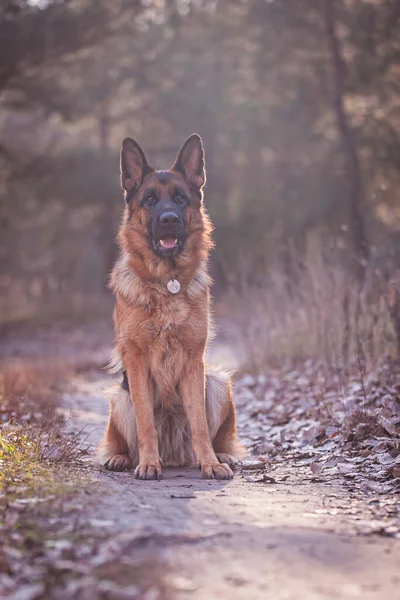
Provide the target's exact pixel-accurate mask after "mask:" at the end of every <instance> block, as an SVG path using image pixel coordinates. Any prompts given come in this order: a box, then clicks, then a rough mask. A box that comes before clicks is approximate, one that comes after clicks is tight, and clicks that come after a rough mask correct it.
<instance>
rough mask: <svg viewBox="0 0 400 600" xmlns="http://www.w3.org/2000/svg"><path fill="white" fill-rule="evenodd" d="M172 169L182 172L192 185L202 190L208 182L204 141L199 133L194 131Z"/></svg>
mask: <svg viewBox="0 0 400 600" xmlns="http://www.w3.org/2000/svg"><path fill="white" fill-rule="evenodd" d="M172 170H173V171H178V172H179V173H182V175H183V176H184V178H185V179H186V181H187V182H188V183H189V184H190V185H192V186H193V187H195V188H197V189H198V190H201V188H202V187H203V185H204V184H205V182H206V172H205V166H204V148H203V142H202V141H201V137H200V136H199V135H198V134H197V133H193V135H191V136H190V137H189V138H188V139H187V140H186V142H185V143H184V144H183V146H182V148H181V149H180V151H179V154H178V156H177V159H176V161H175V163H174V166H173V167H172Z"/></svg>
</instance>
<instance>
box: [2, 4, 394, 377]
mask: <svg viewBox="0 0 400 600" xmlns="http://www.w3.org/2000/svg"><path fill="white" fill-rule="evenodd" d="M0 11H1V16H0V19H1V21H0V94H1V95H0V104H1V113H0V182H1V186H0V202H1V209H0V227H1V239H0V294H1V305H0V310H1V324H2V326H7V327H8V326H10V324H15V323H17V322H21V321H22V322H26V321H38V322H39V321H40V322H41V321H43V320H46V319H47V320H48V321H49V322H51V321H52V320H54V319H56V318H58V317H63V318H65V317H67V318H69V317H74V318H76V317H78V316H79V317H85V318H86V317H90V316H93V315H94V314H106V315H107V317H108V315H109V314H110V306H111V302H112V300H111V298H110V297H109V294H108V292H107V290H106V281H107V274H108V273H109V271H110V268H111V266H112V264H113V261H114V260H115V256H116V248H115V244H114V238H115V234H116V230H117V227H118V222H119V218H120V214H121V211H122V208H123V200H122V193H121V190H120V183H119V165H118V162H119V148H120V143H121V140H122V139H123V138H124V137H125V136H127V135H129V136H132V137H134V138H135V139H137V140H138V141H139V143H140V144H141V145H142V147H143V148H144V149H145V151H146V153H147V156H148V158H149V160H150V162H151V163H152V164H153V165H154V166H156V167H158V168H165V167H166V166H169V165H170V164H172V162H173V160H174V157H175V155H176V153H177V151H178V149H179V147H180V145H181V144H182V142H183V141H184V139H185V138H186V137H187V136H188V135H190V134H191V133H192V132H198V133H199V134H200V135H201V136H202V137H203V141H204V144H205V149H206V159H207V189H206V204H207V207H208V210H209V212H210V214H211V217H212V219H213V221H214V224H215V227H216V230H215V236H214V237H215V240H216V244H217V245H216V250H215V251H214V253H213V258H212V272H213V276H214V279H215V282H216V283H215V286H214V296H215V297H216V300H217V305H216V306H217V313H218V320H220V321H221V323H222V325H221V327H222V328H224V323H228V324H229V327H227V330H229V332H230V333H229V336H230V338H229V339H231V340H232V341H235V343H236V341H238V343H239V344H243V342H244V341H245V342H246V347H247V348H248V350H247V352H248V357H247V358H248V360H249V361H250V363H252V365H253V366H254V368H258V367H260V366H261V365H262V363H263V362H265V361H266V360H267V361H272V362H279V361H281V360H282V359H283V358H285V357H288V358H293V359H305V358H313V357H326V358H327V359H328V360H329V361H330V362H331V363H332V364H333V363H337V362H338V361H340V362H341V363H342V362H347V361H348V360H350V358H351V356H353V355H354V354H355V355H357V356H358V357H359V358H360V356H361V357H362V359H363V361H364V360H365V361H368V360H369V361H370V362H373V361H375V360H377V358H379V357H380V356H382V355H383V354H385V355H387V354H391V355H392V356H398V352H399V349H400V288H399V259H400V197H399V191H398V190H399V189H400V103H399V99H400V2H399V1H398V0H142V1H141V2H140V1H135V0H113V1H112V2H110V1H106V0H64V1H63V0H58V1H56V0H54V1H51V0H47V1H46V0H30V1H24V0H1V2H0ZM232 324H234V326H233V325H232Z"/></svg>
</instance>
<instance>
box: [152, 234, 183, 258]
mask: <svg viewBox="0 0 400 600" xmlns="http://www.w3.org/2000/svg"><path fill="white" fill-rule="evenodd" d="M153 246H154V248H155V250H157V251H158V252H162V253H163V254H168V253H173V252H174V251H176V250H181V246H182V241H181V240H179V239H178V238H176V237H174V236H172V235H166V236H165V237H163V238H161V239H159V240H153Z"/></svg>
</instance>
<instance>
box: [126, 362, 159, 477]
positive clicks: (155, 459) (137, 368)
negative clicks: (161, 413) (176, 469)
mask: <svg viewBox="0 0 400 600" xmlns="http://www.w3.org/2000/svg"><path fill="white" fill-rule="evenodd" d="M127 373H128V381H129V390H130V393H131V398H132V401H133V404H134V406H135V414H136V424H137V436H138V449H139V464H138V466H137V467H136V469H135V477H137V478H138V479H161V464H160V456H159V452H158V436H157V430H156V427H155V423H154V402H153V389H152V385H151V379H150V372H149V369H148V367H147V365H146V364H145V362H144V360H143V358H142V357H141V356H135V359H134V360H133V361H132V360H131V361H129V362H128V365H127Z"/></svg>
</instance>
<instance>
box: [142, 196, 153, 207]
mask: <svg viewBox="0 0 400 600" xmlns="http://www.w3.org/2000/svg"><path fill="white" fill-rule="evenodd" d="M153 202H154V196H152V195H151V194H149V195H148V196H145V199H144V203H145V204H147V206H151V204H153Z"/></svg>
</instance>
